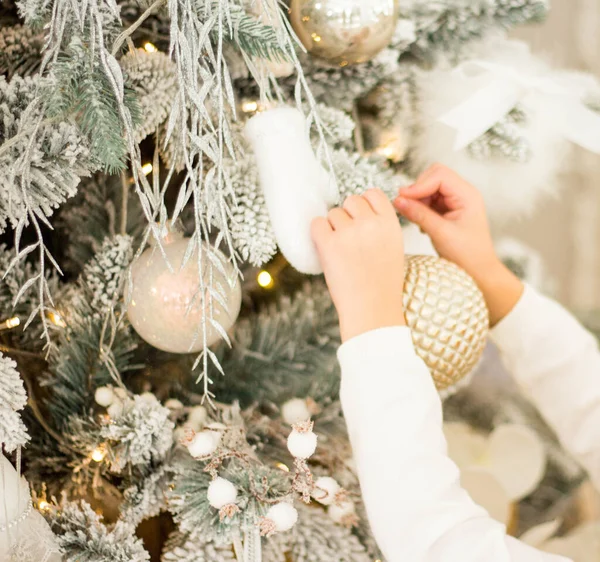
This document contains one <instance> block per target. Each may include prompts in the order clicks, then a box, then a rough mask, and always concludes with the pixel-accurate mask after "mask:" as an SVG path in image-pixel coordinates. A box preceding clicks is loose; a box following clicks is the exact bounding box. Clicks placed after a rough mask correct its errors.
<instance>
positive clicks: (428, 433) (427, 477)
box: [338, 327, 566, 562]
mask: <svg viewBox="0 0 600 562" xmlns="http://www.w3.org/2000/svg"><path fill="white" fill-rule="evenodd" d="M338 357H339V360H340V364H341V367H342V386H341V400H342V406H343V410H344V415H345V418H346V423H347V426H348V432H349V436H350V442H351V444H352V448H353V451H354V458H355V462H356V467H357V471H358V477H359V480H360V485H361V490H362V494H363V499H364V502H365V506H366V509H367V514H368V517H369V523H370V525H371V529H372V531H373V534H374V536H375V539H376V540H377V543H378V544H379V547H380V548H381V550H382V552H383V554H384V555H385V558H386V560H387V562H455V561H456V562H559V561H562V562H564V561H565V560H566V559H564V558H562V557H556V556H553V555H550V554H544V553H541V552H540V551H537V550H535V549H533V548H531V547H528V546H526V545H525V544H523V543H520V542H519V541H517V540H516V539H513V538H511V537H507V536H506V530H505V527H504V525H502V524H500V523H498V522H496V521H494V520H493V519H491V518H490V517H489V515H488V514H487V512H486V511H485V510H484V509H483V508H481V507H480V506H478V505H476V504H475V503H474V502H473V501H472V500H471V498H470V497H469V495H468V494H467V492H466V491H465V490H463V489H462V488H461V486H460V481H459V470H458V468H457V466H456V465H455V464H454V463H453V462H452V461H451V460H450V459H449V457H448V456H447V452H446V442H445V439H444V435H443V433H442V408H441V402H440V399H439V396H438V394H437V392H436V390H435V386H434V384H433V381H432V379H431V376H430V374H429V372H428V370H427V367H426V366H425V364H424V363H423V362H422V361H421V359H419V358H418V357H417V355H416V354H415V351H414V348H413V345H412V341H411V337H410V331H409V330H408V328H405V327H394V328H382V329H379V330H374V331H372V332H367V333H365V334H362V335H360V336H358V337H356V338H353V339H351V340H349V341H348V342H346V343H345V344H344V345H342V346H341V347H340V349H339V352H338Z"/></svg>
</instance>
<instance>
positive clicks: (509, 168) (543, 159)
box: [415, 38, 570, 222]
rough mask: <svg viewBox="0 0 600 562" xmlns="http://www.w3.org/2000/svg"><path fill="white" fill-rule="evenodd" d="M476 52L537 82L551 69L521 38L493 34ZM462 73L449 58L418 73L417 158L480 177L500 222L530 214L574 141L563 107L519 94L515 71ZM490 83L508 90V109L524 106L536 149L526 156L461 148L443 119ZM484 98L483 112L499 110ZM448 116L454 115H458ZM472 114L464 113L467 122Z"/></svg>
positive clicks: (525, 131) (477, 57)
mask: <svg viewBox="0 0 600 562" xmlns="http://www.w3.org/2000/svg"><path fill="white" fill-rule="evenodd" d="M472 53H473V60H472V61H471V62H472V63H474V64H475V65H476V64H477V63H478V62H480V61H483V62H484V63H491V64H495V65H499V66H503V67H505V68H510V69H511V70H512V71H513V72H514V76H515V77H516V79H520V78H522V79H523V80H529V81H535V80H538V79H539V80H542V79H547V78H548V77H549V76H550V69H549V67H548V65H546V63H544V62H543V61H542V60H540V59H538V58H536V57H535V56H534V55H533V54H531V53H530V52H529V50H528V48H527V47H525V46H524V44H521V43H519V42H517V41H509V40H506V39H498V38H494V39H492V40H488V41H486V42H483V43H481V44H479V45H478V46H476V47H475V48H474V50H473V51H472ZM463 74H464V73H461V72H460V71H457V70H456V69H452V68H450V67H449V65H445V66H440V67H439V68H438V69H434V70H428V71H427V72H421V73H418V74H417V77H416V80H417V87H418V92H419V102H420V107H421V111H422V114H421V116H420V117H421V123H420V125H421V126H420V130H421V131H422V132H421V135H420V136H419V137H418V138H417V139H416V145H415V154H416V158H417V160H418V161H419V163H420V165H421V166H422V167H425V166H428V165H429V164H431V163H433V162H441V163H442V164H445V165H447V166H449V167H451V168H452V169H454V170H456V171H457V172H458V173H459V174H460V175H462V176H463V177H465V179H467V180H468V181H469V182H471V183H473V184H474V185H475V186H476V187H477V188H478V189H480V190H481V192H482V194H483V196H484V199H485V201H486V205H487V208H488V213H489V215H490V217H491V219H492V220H493V221H495V222H504V221H505V220H507V219H511V218H514V217H515V216H518V215H524V214H527V213H528V212H531V211H532V210H533V208H534V206H535V205H536V203H537V202H538V199H539V198H540V197H541V196H543V195H552V194H554V193H556V191H557V190H558V183H557V175H558V174H559V172H560V171H561V170H562V167H563V165H564V162H565V157H566V156H567V154H568V151H569V148H570V143H569V142H568V141H567V140H566V139H565V137H564V136H563V134H562V133H561V132H560V130H559V129H560V127H559V123H558V121H559V120H562V117H561V116H560V115H557V113H560V112H556V111H555V110H554V109H553V108H552V104H551V102H550V101H549V99H548V96H542V95H536V94H535V91H532V93H531V94H530V95H524V96H522V97H521V98H519V99H515V98H514V96H513V94H512V92H513V85H512V84H513V83H512V82H511V80H509V79H508V78H504V79H503V78H502V77H498V76H495V75H494V74H493V73H491V72H490V73H486V72H482V73H481V76H474V77H467V78H465V76H464V75H463ZM492 81H493V82H492ZM487 87H493V91H494V92H496V93H498V94H499V96H500V97H501V95H502V92H506V93H507V98H506V99H505V100H504V102H503V103H504V107H502V108H501V109H502V111H501V114H502V115H503V116H505V115H507V114H508V113H509V112H510V111H511V110H512V109H513V108H514V107H515V105H517V103H518V104H520V105H521V106H522V107H523V108H524V110H525V112H526V116H527V122H526V123H524V124H523V126H522V136H523V137H524V138H525V139H526V140H527V142H528V143H529V146H530V148H531V157H530V159H529V160H528V161H527V162H524V163H519V162H514V161H511V160H509V159H508V158H505V157H495V156H492V157H490V158H485V159H483V160H477V159H475V158H474V157H473V156H472V155H471V154H470V153H469V151H468V149H466V148H462V149H460V150H457V149H456V148H457V146H456V142H457V135H458V136H459V137H460V134H461V133H460V132H459V133H457V130H456V129H454V128H452V127H450V126H448V125H447V124H444V123H442V122H441V119H444V118H446V117H448V116H449V115H450V117H452V115H451V113H450V112H451V111H452V110H455V109H456V108H457V107H459V106H460V105H461V104H462V103H463V102H465V101H466V100H468V99H469V98H471V97H472V96H473V95H474V94H476V93H477V92H479V91H480V90H481V89H484V88H487ZM525 93H526V92H525ZM481 98H483V99H481V100H480V101H481V111H482V113H483V114H484V115H485V112H486V111H487V112H488V113H489V112H492V111H493V110H494V109H495V108H493V107H489V108H488V106H487V105H486V104H489V100H487V99H485V96H484V95H483V94H482V95H481ZM472 113H474V112H471V114H472ZM445 120H446V121H447V122H448V121H452V119H451V118H450V119H445ZM468 121H469V119H463V125H464V126H465V127H467V128H469V123H468ZM470 130H473V129H472V128H471V129H470ZM485 130H487V129H485ZM485 130H484V131H481V133H483V132H485ZM481 133H480V134H481Z"/></svg>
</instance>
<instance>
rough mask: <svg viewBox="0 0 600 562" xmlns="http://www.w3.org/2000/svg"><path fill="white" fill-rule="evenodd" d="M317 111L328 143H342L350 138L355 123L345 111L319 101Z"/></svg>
mask: <svg viewBox="0 0 600 562" xmlns="http://www.w3.org/2000/svg"><path fill="white" fill-rule="evenodd" d="M317 113H318V114H319V118H320V119H321V121H322V123H323V128H324V130H325V132H326V135H327V140H328V141H329V143H330V145H338V144H344V143H346V142H347V141H349V140H351V139H352V134H353V133H354V129H355V127H356V125H355V123H354V121H353V120H352V118H351V117H350V115H348V114H347V113H346V112H345V111H342V110H340V109H337V108H335V107H329V106H328V105H326V104H324V103H319V104H317Z"/></svg>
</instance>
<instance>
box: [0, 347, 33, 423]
mask: <svg viewBox="0 0 600 562" xmlns="http://www.w3.org/2000/svg"><path fill="white" fill-rule="evenodd" d="M26 404H27V393H26V392H25V386H24V384H23V381H22V380H21V376H20V375H19V373H18V371H17V364H16V363H15V362H14V361H13V360H12V359H11V358H10V357H6V356H4V355H3V354H2V353H0V408H6V409H9V410H13V411H15V412H16V411H18V410H22V409H23V408H24V407H25V405H26Z"/></svg>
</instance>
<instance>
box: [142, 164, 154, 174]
mask: <svg viewBox="0 0 600 562" xmlns="http://www.w3.org/2000/svg"><path fill="white" fill-rule="evenodd" d="M142 172H144V175H145V176H147V175H148V174H149V173H150V172H152V164H150V162H148V163H146V164H144V165H143V166H142Z"/></svg>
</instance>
